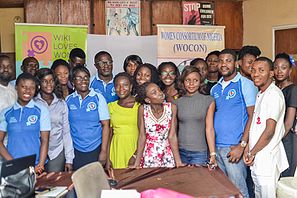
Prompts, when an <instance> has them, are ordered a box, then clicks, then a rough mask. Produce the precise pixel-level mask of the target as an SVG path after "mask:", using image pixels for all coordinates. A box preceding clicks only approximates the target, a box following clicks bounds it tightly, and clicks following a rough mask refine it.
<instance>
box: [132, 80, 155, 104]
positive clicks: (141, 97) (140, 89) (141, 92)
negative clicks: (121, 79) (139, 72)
mask: <svg viewBox="0 0 297 198" xmlns="http://www.w3.org/2000/svg"><path fill="white" fill-rule="evenodd" d="M150 84H152V82H146V83H143V84H142V85H140V86H137V88H136V98H135V99H136V101H137V102H139V103H140V104H147V102H146V101H145V98H146V95H147V94H146V89H147V87H148V86H149V85H150Z"/></svg>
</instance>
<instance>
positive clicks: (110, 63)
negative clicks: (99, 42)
mask: <svg viewBox="0 0 297 198" xmlns="http://www.w3.org/2000/svg"><path fill="white" fill-rule="evenodd" d="M112 63H113V61H98V62H97V63H95V64H96V65H99V67H104V65H105V64H106V65H108V66H111V65H112Z"/></svg>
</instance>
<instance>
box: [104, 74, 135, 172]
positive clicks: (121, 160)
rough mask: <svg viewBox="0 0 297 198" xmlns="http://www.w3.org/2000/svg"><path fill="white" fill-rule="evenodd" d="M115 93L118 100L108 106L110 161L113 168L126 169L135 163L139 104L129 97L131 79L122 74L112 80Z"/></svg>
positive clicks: (127, 75)
mask: <svg viewBox="0 0 297 198" xmlns="http://www.w3.org/2000/svg"><path fill="white" fill-rule="evenodd" d="M114 84H115V91H116V93H117V95H118V97H119V100H117V101H114V102H111V103H109V104H108V109H109V113H110V126H111V132H110V140H111V143H110V161H111V165H112V167H113V168H127V167H128V165H129V164H130V165H131V164H133V163H134V161H135V158H134V153H135V151H136V146H137V139H138V128H137V114H138V107H139V105H140V104H139V103H138V102H136V101H135V98H134V97H133V96H132V95H131V91H132V86H133V83H132V78H131V76H130V75H129V74H128V73H125V72H122V73H119V74H117V75H116V76H115V78H114Z"/></svg>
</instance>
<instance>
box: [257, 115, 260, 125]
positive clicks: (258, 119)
mask: <svg viewBox="0 0 297 198" xmlns="http://www.w3.org/2000/svg"><path fill="white" fill-rule="evenodd" d="M256 123H257V124H261V119H260V117H259V116H258V117H257V122H256Z"/></svg>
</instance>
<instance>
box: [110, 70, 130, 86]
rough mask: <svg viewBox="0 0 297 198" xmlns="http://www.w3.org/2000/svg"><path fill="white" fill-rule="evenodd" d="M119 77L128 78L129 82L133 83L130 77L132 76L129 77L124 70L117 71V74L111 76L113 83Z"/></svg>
mask: <svg viewBox="0 0 297 198" xmlns="http://www.w3.org/2000/svg"><path fill="white" fill-rule="evenodd" d="M120 77H125V78H128V80H129V82H130V84H131V85H133V79H132V77H131V76H130V75H129V74H128V73H126V72H120V73H118V74H117V75H116V76H115V77H114V78H113V83H114V84H115V82H116V80H117V79H118V78H120Z"/></svg>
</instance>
